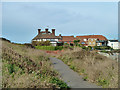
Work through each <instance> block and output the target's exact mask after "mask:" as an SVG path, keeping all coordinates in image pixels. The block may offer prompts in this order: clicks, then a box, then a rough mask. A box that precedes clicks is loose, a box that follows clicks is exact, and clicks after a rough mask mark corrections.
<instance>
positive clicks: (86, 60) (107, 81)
mask: <svg viewBox="0 0 120 90" xmlns="http://www.w3.org/2000/svg"><path fill="white" fill-rule="evenodd" d="M57 57H58V58H60V59H61V60H63V61H64V62H65V63H66V64H67V65H69V66H70V68H71V69H73V70H74V71H76V72H78V73H79V74H80V75H83V76H84V79H85V80H88V81H90V82H93V83H97V84H98V85H101V86H103V87H105V88H117V87H118V62H117V61H115V60H111V59H109V58H107V57H105V56H102V55H100V54H98V53H97V52H95V51H86V50H83V49H81V48H79V47H76V48H74V49H73V50H66V51H65V52H63V53H61V55H58V56H57Z"/></svg>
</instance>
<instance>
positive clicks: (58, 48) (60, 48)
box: [35, 46, 63, 50]
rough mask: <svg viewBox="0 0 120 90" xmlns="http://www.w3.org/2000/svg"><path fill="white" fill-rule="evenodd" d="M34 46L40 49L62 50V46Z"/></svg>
mask: <svg viewBox="0 0 120 90" xmlns="http://www.w3.org/2000/svg"><path fill="white" fill-rule="evenodd" d="M35 48H36V49H41V50H62V49H63V46H35Z"/></svg>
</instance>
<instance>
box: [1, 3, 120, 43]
mask: <svg viewBox="0 0 120 90" xmlns="http://www.w3.org/2000/svg"><path fill="white" fill-rule="evenodd" d="M47 26H49V29H50V31H51V29H52V28H55V29H56V31H55V33H56V35H59V34H62V35H64V36H71V35H74V36H80V35H103V36H105V37H106V38H107V39H118V3H117V2H3V3H2V37H5V38H7V39H9V40H11V41H12V42H16V43H30V42H31V40H32V39H33V38H34V37H35V36H36V35H37V34H38V28H40V29H42V30H44V29H45V28H46V27H47Z"/></svg>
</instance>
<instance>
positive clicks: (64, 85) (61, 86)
mask: <svg viewBox="0 0 120 90" xmlns="http://www.w3.org/2000/svg"><path fill="white" fill-rule="evenodd" d="M50 83H54V84H57V85H58V86H59V87H60V88H70V87H69V86H68V85H67V84H66V83H64V82H63V81H62V80H60V79H58V78H57V77H56V78H54V77H53V78H52V79H51V81H50Z"/></svg>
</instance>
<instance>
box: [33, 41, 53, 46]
mask: <svg viewBox="0 0 120 90" xmlns="http://www.w3.org/2000/svg"><path fill="white" fill-rule="evenodd" d="M32 45H33V46H50V45H51V44H50V41H39V42H38V41H32Z"/></svg>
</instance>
